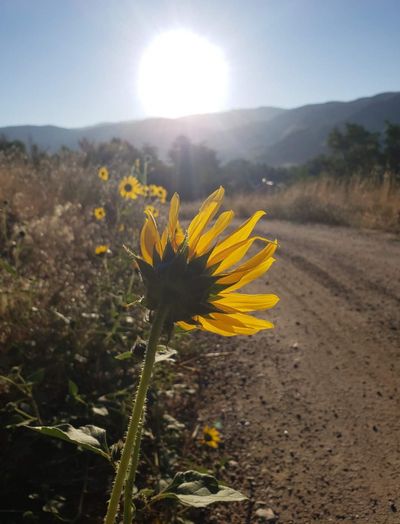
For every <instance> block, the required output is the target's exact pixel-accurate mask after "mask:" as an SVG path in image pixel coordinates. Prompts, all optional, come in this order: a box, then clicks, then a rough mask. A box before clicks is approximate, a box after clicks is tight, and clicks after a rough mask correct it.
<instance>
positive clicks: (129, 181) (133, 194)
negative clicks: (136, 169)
mask: <svg viewBox="0 0 400 524" xmlns="http://www.w3.org/2000/svg"><path fill="white" fill-rule="evenodd" d="M139 186H140V182H139V181H138V179H137V178H135V177H134V176H126V177H124V178H123V179H122V180H121V182H120V183H119V194H120V195H121V196H122V198H131V199H132V200H135V199H136V198H137V196H138V188H139Z"/></svg>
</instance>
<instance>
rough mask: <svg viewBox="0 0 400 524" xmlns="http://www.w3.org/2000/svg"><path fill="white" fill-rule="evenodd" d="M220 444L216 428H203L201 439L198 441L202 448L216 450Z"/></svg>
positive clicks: (219, 436)
mask: <svg viewBox="0 0 400 524" xmlns="http://www.w3.org/2000/svg"><path fill="white" fill-rule="evenodd" d="M220 442H221V435H220V432H219V431H218V429H217V428H210V427H209V426H205V427H204V429H203V438H202V439H200V444H203V445H204V446H210V448H214V449H216V448H217V447H218V446H219V443H220Z"/></svg>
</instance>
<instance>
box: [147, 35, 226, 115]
mask: <svg viewBox="0 0 400 524" xmlns="http://www.w3.org/2000/svg"><path fill="white" fill-rule="evenodd" d="M227 84H228V64H227V62H226V59H225V56H224V53H223V51H222V50H221V49H220V48H219V47H217V46H216V45H214V44H212V43H211V42H209V41H208V40H206V39H205V38H203V37H201V36H199V35H196V34H194V33H191V32H190V31H185V30H179V31H170V32H167V33H163V34H161V35H159V36H158V37H157V38H156V39H155V40H154V41H153V42H152V43H151V44H150V46H149V47H148V48H147V49H146V50H145V52H144V54H143V56H142V59H141V62H140V66H139V84H138V89H139V97H140V99H141V101H142V104H143V107H144V109H145V111H146V113H147V114H148V115H152V116H163V117H170V118H176V117H179V116H184V115H190V114H196V113H208V112H213V111H219V110H221V109H222V107H223V103H224V101H225V98H226V94H227Z"/></svg>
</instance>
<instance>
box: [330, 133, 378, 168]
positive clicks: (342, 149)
mask: <svg viewBox="0 0 400 524" xmlns="http://www.w3.org/2000/svg"><path fill="white" fill-rule="evenodd" d="M328 146H329V147H330V149H331V151H332V153H333V155H332V156H333V160H334V161H336V169H338V173H337V174H339V175H340V174H343V175H346V176H351V175H354V174H361V175H369V174H371V172H373V171H374V170H375V169H376V167H380V166H381V165H382V155H381V150H380V141H379V133H372V132H370V131H368V130H367V129H365V128H364V127H363V126H360V125H358V124H351V123H347V124H346V125H345V129H344V131H340V130H339V129H337V128H335V129H333V130H332V131H331V133H330V135H329V137H328Z"/></svg>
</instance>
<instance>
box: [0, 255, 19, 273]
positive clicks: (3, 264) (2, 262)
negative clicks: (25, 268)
mask: <svg viewBox="0 0 400 524" xmlns="http://www.w3.org/2000/svg"><path fill="white" fill-rule="evenodd" d="M0 266H1V267H2V268H3V269H5V270H6V271H7V273H10V275H12V276H13V277H16V276H17V275H18V273H17V270H16V269H15V268H13V266H11V265H10V264H9V263H8V262H6V261H5V260H4V259H2V258H0Z"/></svg>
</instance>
